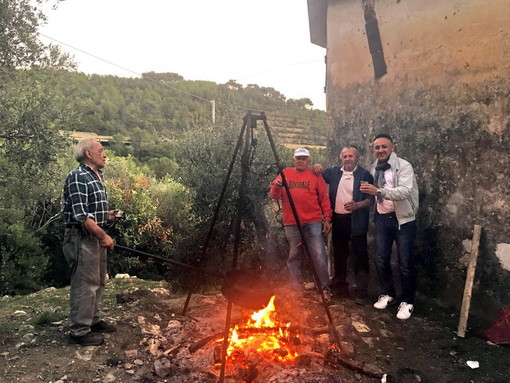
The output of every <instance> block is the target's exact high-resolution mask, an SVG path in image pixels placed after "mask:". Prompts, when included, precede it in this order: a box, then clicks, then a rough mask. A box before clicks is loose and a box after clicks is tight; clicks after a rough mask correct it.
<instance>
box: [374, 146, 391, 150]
mask: <svg viewBox="0 0 510 383" xmlns="http://www.w3.org/2000/svg"><path fill="white" fill-rule="evenodd" d="M388 148H389V146H388V145H376V146H374V149H375V150H379V149H388Z"/></svg>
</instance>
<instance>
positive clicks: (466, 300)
mask: <svg viewBox="0 0 510 383" xmlns="http://www.w3.org/2000/svg"><path fill="white" fill-rule="evenodd" d="M481 232H482V227H481V226H480V225H475V227H474V228H473V240H472V241H471V256H470V257H469V266H468V269H467V275H466V284H465V286H464V297H463V299H462V307H461V310H460V318H459V327H458V328H457V335H458V336H460V337H461V338H464V337H465V335H466V327H467V321H468V316H469V307H470V306H471V293H472V290H473V283H474V279H475V270H476V262H477V260H478V248H479V247H480V235H481Z"/></svg>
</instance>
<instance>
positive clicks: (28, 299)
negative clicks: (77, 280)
mask: <svg viewBox="0 0 510 383" xmlns="http://www.w3.org/2000/svg"><path fill="white" fill-rule="evenodd" d="M156 287H160V288H168V283H167V282H165V281H146V280H143V279H110V280H108V281H107V283H106V289H105V290H104V292H103V296H102V302H101V305H102V307H103V308H106V307H113V306H115V305H116V295H117V294H119V293H122V292H125V291H126V290H132V289H153V288H156ZM68 311H69V287H64V288H61V289H56V288H53V287H50V288H47V289H44V290H40V291H37V292H35V293H32V294H28V295H18V296H14V297H10V296H4V297H1V298H0V330H2V331H7V332H15V331H18V330H19V328H20V327H21V326H25V325H28V324H31V325H38V326H43V325H47V324H49V323H52V322H58V321H61V320H64V319H66V318H67V314H68Z"/></svg>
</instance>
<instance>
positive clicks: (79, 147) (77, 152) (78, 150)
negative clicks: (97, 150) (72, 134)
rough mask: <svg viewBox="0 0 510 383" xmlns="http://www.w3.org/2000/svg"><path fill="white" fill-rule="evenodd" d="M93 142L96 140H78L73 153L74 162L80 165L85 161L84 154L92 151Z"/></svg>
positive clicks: (88, 138)
mask: <svg viewBox="0 0 510 383" xmlns="http://www.w3.org/2000/svg"><path fill="white" fill-rule="evenodd" d="M94 142H97V140H96V139H95V138H92V137H84V138H80V139H79V141H78V143H77V144H76V147H75V148H74V151H73V154H74V158H75V160H76V161H78V162H80V163H81V162H82V161H83V160H84V159H85V152H86V151H87V150H91V149H92V147H93V146H94Z"/></svg>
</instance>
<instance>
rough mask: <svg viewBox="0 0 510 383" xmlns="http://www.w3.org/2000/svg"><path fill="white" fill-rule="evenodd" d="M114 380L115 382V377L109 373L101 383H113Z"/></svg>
mask: <svg viewBox="0 0 510 383" xmlns="http://www.w3.org/2000/svg"><path fill="white" fill-rule="evenodd" d="M116 380H117V377H116V376H115V375H113V374H112V373H111V372H109V373H108V374H106V376H105V377H104V379H103V382H104V383H111V382H115V381H116Z"/></svg>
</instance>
